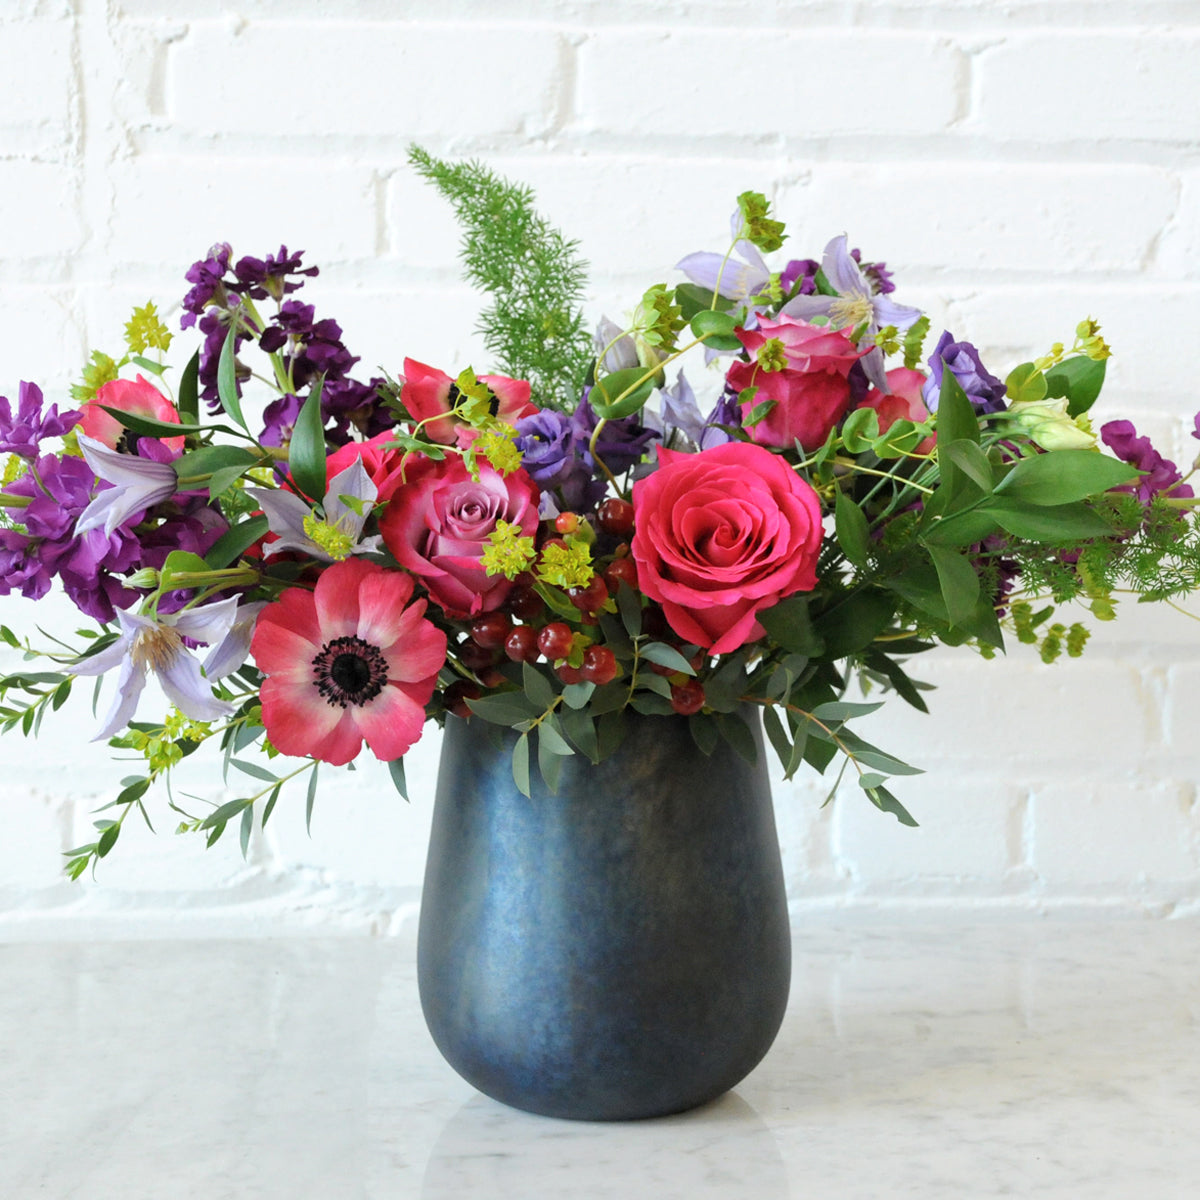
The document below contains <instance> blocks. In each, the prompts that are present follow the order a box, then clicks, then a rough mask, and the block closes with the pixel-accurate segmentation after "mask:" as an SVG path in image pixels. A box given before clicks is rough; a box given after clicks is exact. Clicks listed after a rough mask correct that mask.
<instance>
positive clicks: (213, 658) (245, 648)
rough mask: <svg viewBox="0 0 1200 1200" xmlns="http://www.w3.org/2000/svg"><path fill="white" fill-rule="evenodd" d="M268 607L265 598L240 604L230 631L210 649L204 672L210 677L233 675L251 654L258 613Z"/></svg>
mask: <svg viewBox="0 0 1200 1200" xmlns="http://www.w3.org/2000/svg"><path fill="white" fill-rule="evenodd" d="M266 607H267V602H266V601H265V600H255V601H252V602H251V603H249V604H239V605H238V608H237V614H236V615H235V616H234V618H233V624H232V625H230V627H229V632H228V633H227V634H226V635H225V636H224V637H223V638H222V639H221V640H220V641H219V642H218V643H217V644H216V645H215V646H214V647H213V648H212V650H210V651H209V653H208V656H207V657H206V658H205V660H204V674H205V675H206V676H207V677H208V678H209V679H224V678H225V676H226V675H232V674H233V673H234V671H236V670H237V669H238V667H240V666H241V665H242V663H244V662H245V661H246V659H247V658H248V657H249V656H250V639H251V638H252V637H253V636H254V625H255V622H256V621H257V620H258V614H259V613H260V612H262V610H263V609H264V608H266Z"/></svg>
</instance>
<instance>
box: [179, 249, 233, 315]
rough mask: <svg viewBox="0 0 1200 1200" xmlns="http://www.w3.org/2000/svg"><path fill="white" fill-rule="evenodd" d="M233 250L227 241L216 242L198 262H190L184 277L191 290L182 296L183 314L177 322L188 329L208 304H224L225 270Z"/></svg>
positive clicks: (227, 268)
mask: <svg viewBox="0 0 1200 1200" xmlns="http://www.w3.org/2000/svg"><path fill="white" fill-rule="evenodd" d="M232 253H233V251H232V250H231V249H230V246H229V243H228V242H218V243H217V244H216V245H215V246H213V247H212V248H211V249H210V250H209V252H208V254H207V255H205V257H204V258H202V259H201V260H200V261H199V262H195V263H192V265H191V266H190V267H189V268H188V269H187V274H186V275H185V278H186V279H187V281H188V283H190V284H191V285H192V290H191V291H190V292H188V294H187V295H186V296H184V298H183V316H182V317H181V318H180V321H179V324H180V327H181V328H183V329H190V328H191V327H192V326H193V325H195V323H196V318H197V317H198V316H200V315H201V313H203V312H204V310H205V309H206V308H207V307H208V306H209V305H210V304H217V305H221V306H224V303H225V272H226V271H228V270H229V256H230V254H232Z"/></svg>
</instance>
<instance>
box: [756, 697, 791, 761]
mask: <svg viewBox="0 0 1200 1200" xmlns="http://www.w3.org/2000/svg"><path fill="white" fill-rule="evenodd" d="M762 721H763V729H765V730H766V733H767V738H768V739H769V740H770V742H771V746H772V747H773V748H774V750H775V753H776V755H777V756H778V758H779V761H780V763H781V764H782V765H784V766H786V765H787V763H788V761H789V760H790V759H791V757H792V740H791V738H789V737H788V735H787V733H786V731H785V730H784V728H783V722H782V721H781V720H780V719H779V713H777V712H776V711H775V706H774V705H773V704H768V705H765V706H764V707H763V714H762Z"/></svg>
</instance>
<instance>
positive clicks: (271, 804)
mask: <svg viewBox="0 0 1200 1200" xmlns="http://www.w3.org/2000/svg"><path fill="white" fill-rule="evenodd" d="M282 787H283V781H282V780H280V782H279V783H277V784H276V785H275V786H274V787H273V788H272V789H271V794H270V796H268V797H267V804H266V807H265V808H264V809H263V814H262V821H261V822H260V828H262V829H266V827H267V822H268V821H269V820H270V819H271V814H272V813H273V812H274V811H275V802H276V801H277V800H278V799H279V792H280V790H281V789H282Z"/></svg>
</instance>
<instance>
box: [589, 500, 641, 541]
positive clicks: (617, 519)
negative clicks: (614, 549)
mask: <svg viewBox="0 0 1200 1200" xmlns="http://www.w3.org/2000/svg"><path fill="white" fill-rule="evenodd" d="M596 524H597V525H599V526H600V528H601V529H603V530H604V532H605V533H611V534H613V535H615V536H616V537H624V536H626V535H628V534H630V533H632V532H633V505H632V504H630V503H629V501H628V500H621V499H619V498H618V497H616V496H609V498H608V499H607V500H604V501H602V502H601V504H600V507H599V508H598V509H596Z"/></svg>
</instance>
